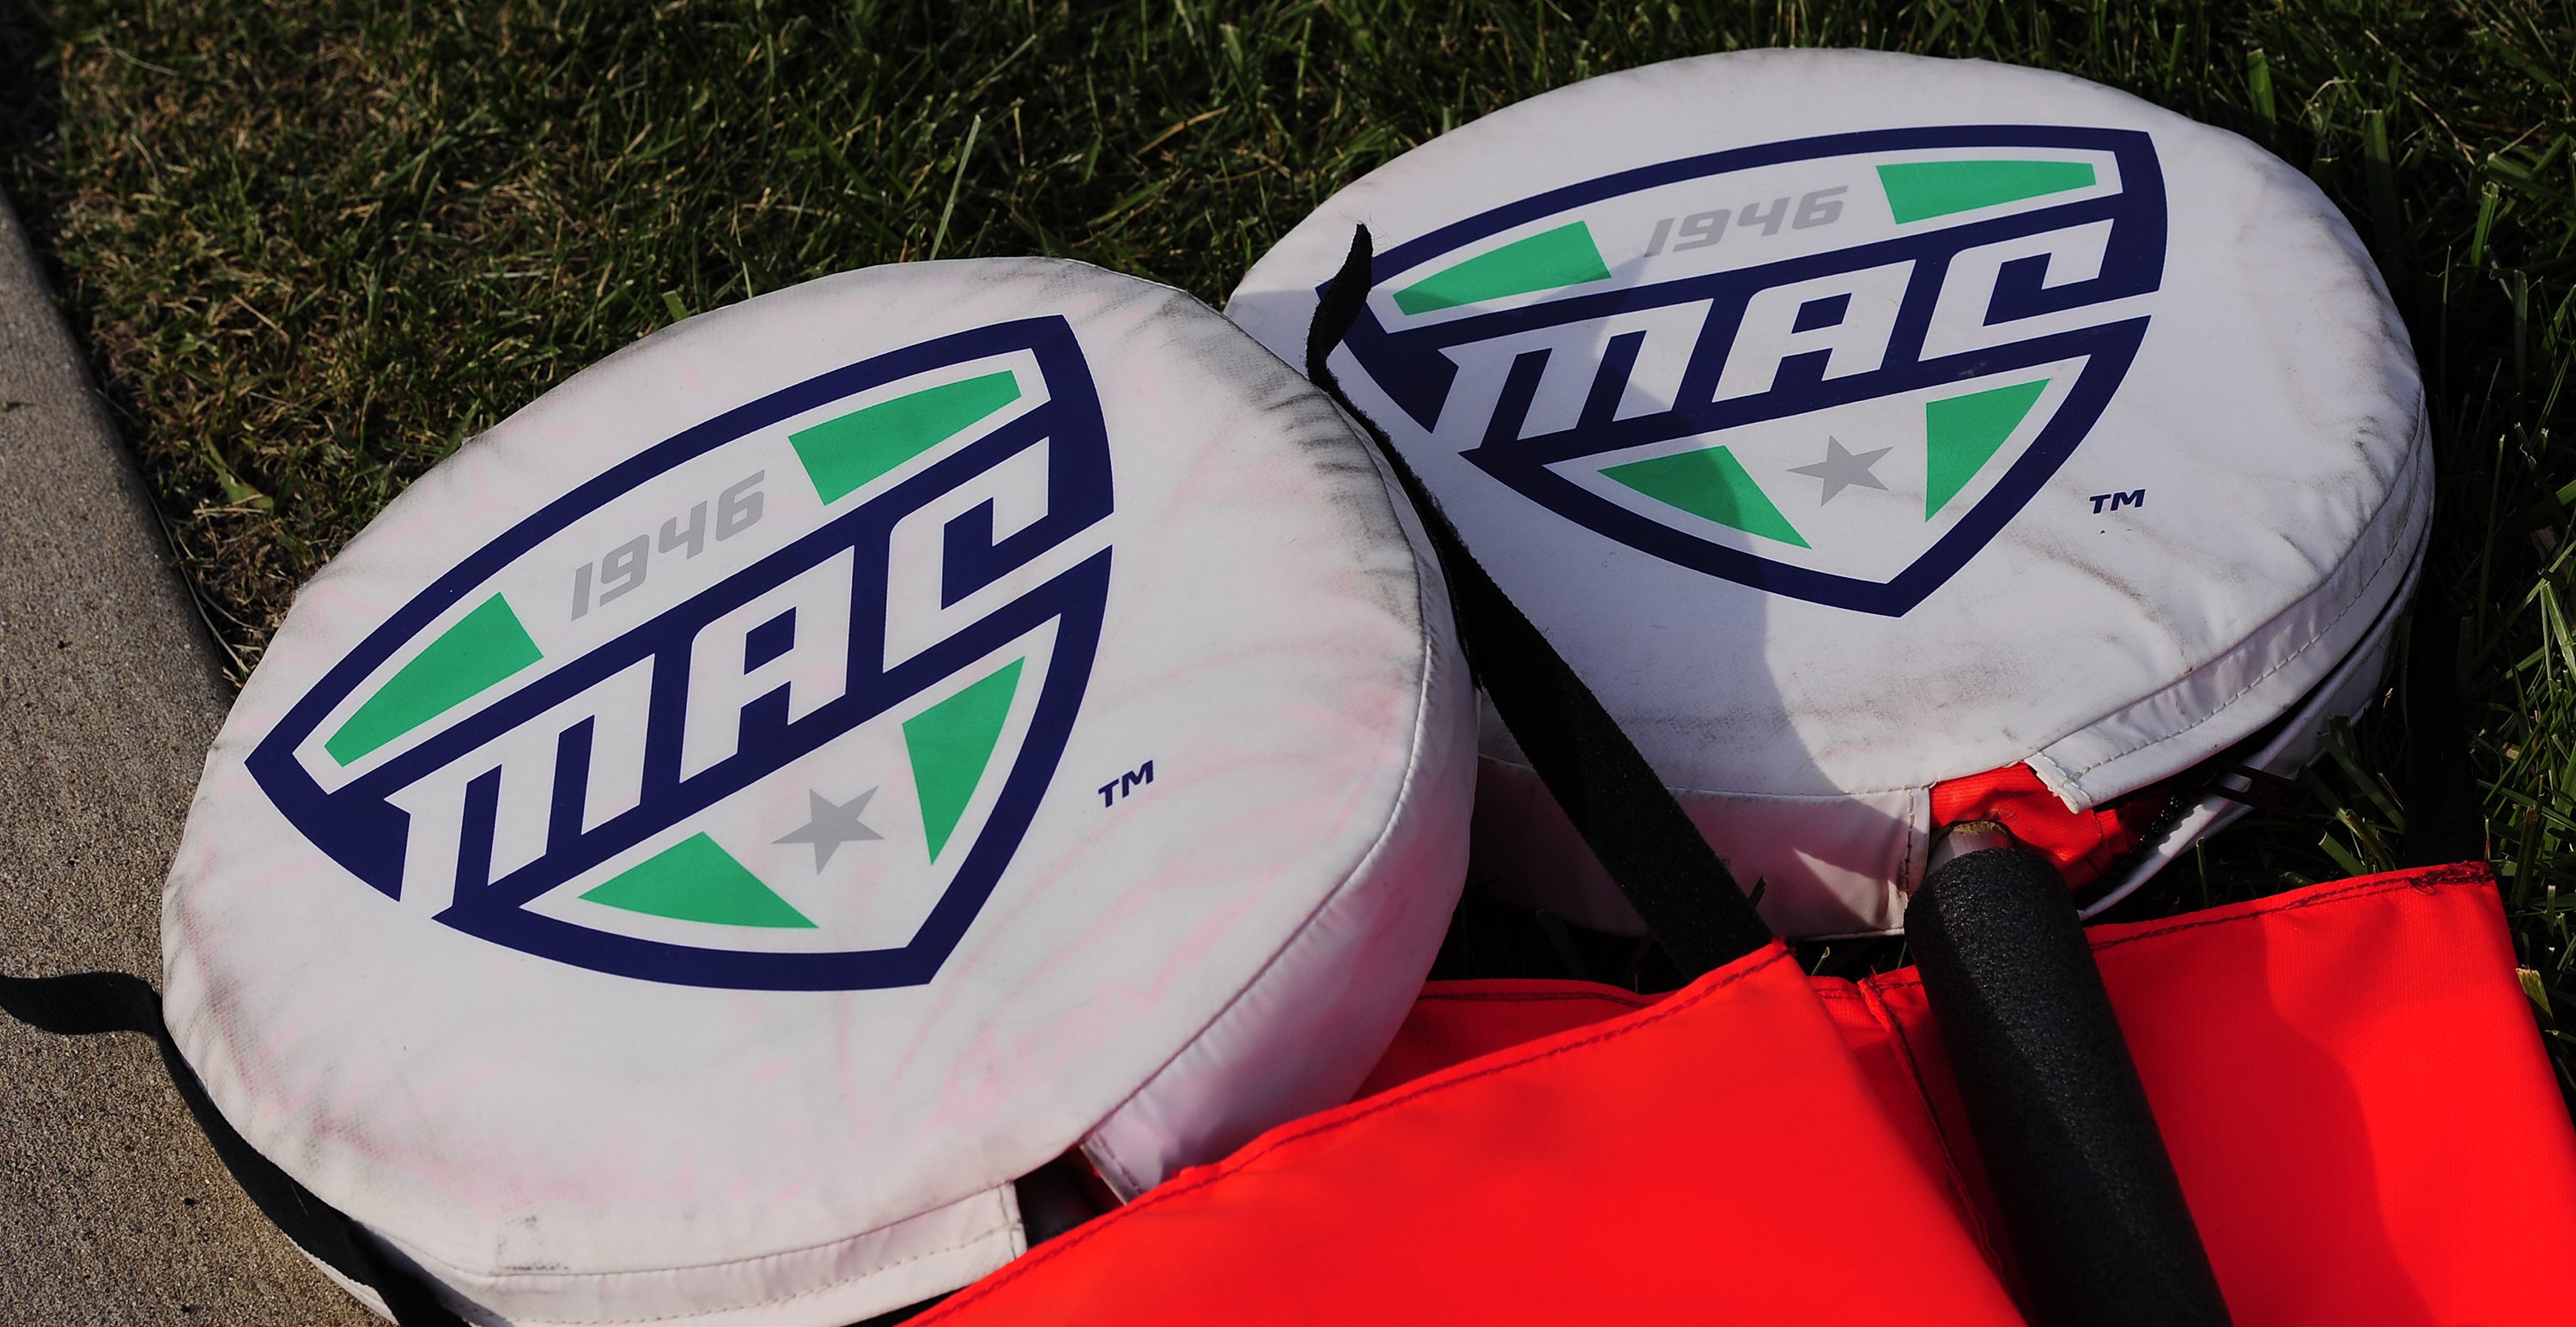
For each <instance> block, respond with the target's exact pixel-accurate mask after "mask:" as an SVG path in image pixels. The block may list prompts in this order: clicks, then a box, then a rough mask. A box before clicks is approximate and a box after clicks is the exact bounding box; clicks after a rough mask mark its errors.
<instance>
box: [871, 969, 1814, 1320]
mask: <svg viewBox="0 0 2576 1327" xmlns="http://www.w3.org/2000/svg"><path fill="white" fill-rule="evenodd" d="M1788 957H1789V951H1788V950H1787V949H1786V948H1783V947H1780V946H1779V944H1778V942H1776V941H1774V942H1773V945H1772V952H1771V954H1770V956H1769V957H1767V958H1764V959H1763V960H1761V961H1760V962H1758V963H1754V964H1752V965H1751V966H1749V967H1746V968H1744V969H1743V970H1741V971H1738V972H1731V973H1728V974H1727V975H1726V976H1725V977H1724V978H1722V979H1720V980H1718V981H1716V982H1713V983H1711V984H1710V985H1709V986H1708V987H1707V988H1706V989H1704V990H1701V991H1699V992H1697V993H1695V994H1692V995H1689V996H1685V997H1682V998H1679V999H1674V1000H1667V1001H1665V1002H1664V1003H1662V1004H1660V1005H1657V1006H1656V1007H1654V1008H1652V1009H1647V1010H1641V1011H1639V1013H1638V1014H1637V1015H1636V1016H1635V1017H1634V1018H1630V1019H1625V1020H1623V1021H1621V1022H1620V1023H1619V1024H1618V1025H1617V1026H1615V1027H1610V1028H1604V1029H1602V1030H1601V1031H1599V1032H1595V1033H1592V1034H1591V1035H1589V1036H1585V1037H1582V1038H1580V1039H1577V1040H1574V1041H1569V1042H1565V1043H1563V1044H1561V1045H1556V1046H1551V1047H1549V1048H1547V1049H1546V1050H1542V1051H1534V1052H1530V1053H1527V1054H1525V1055H1523V1056H1521V1057H1520V1058H1518V1059H1512V1060H1506V1061H1504V1062H1502V1063H1500V1064H1490V1065H1486V1066H1485V1067H1483V1068H1481V1069H1475V1070H1472V1071H1465V1072H1460V1071H1457V1070H1454V1069H1453V1070H1444V1071H1442V1072H1441V1073H1440V1074H1436V1075H1433V1076H1432V1078H1431V1079H1429V1080H1417V1081H1416V1082H1415V1083H1413V1084H1408V1085H1406V1086H1404V1087H1398V1088H1395V1089H1393V1090H1391V1091H1389V1092H1387V1093H1385V1094H1384V1095H1383V1096H1380V1097H1377V1098H1372V1099H1371V1101H1370V1104H1368V1105H1365V1106H1359V1107H1356V1108H1354V1109H1352V1111H1351V1113H1350V1114H1347V1115H1337V1116H1335V1117H1334V1118H1332V1119H1329V1120H1322V1121H1318V1122H1316V1123H1314V1124H1311V1125H1308V1126H1306V1127H1305V1128H1302V1129H1295V1130H1294V1131H1292V1132H1288V1133H1284V1134H1281V1135H1280V1136H1278V1137H1276V1138H1273V1139H1271V1140H1270V1141H1269V1142H1268V1143H1265V1144H1263V1145H1262V1146H1261V1148H1260V1149H1259V1150H1258V1151H1250V1152H1239V1153H1237V1154H1235V1155H1234V1156H1233V1157H1230V1158H1228V1159H1226V1160H1225V1161H1221V1162H1219V1163H1217V1164H1216V1165H1214V1166H1210V1167H1208V1168H1207V1169H1206V1171H1205V1172H1204V1173H1203V1174H1201V1175H1199V1176H1198V1177H1196V1178H1193V1179H1189V1180H1176V1181H1171V1182H1167V1183H1165V1184H1163V1185H1161V1186H1159V1187H1157V1188H1154V1189H1152V1190H1150V1191H1148V1192H1146V1193H1145V1194H1144V1195H1143V1196H1142V1197H1139V1198H1138V1199H1136V1201H1134V1202H1131V1203H1128V1204H1127V1205H1126V1206H1124V1207H1121V1208H1119V1209H1118V1210H1116V1211H1114V1212H1110V1213H1107V1214H1105V1215H1102V1216H1098V1217H1094V1218H1093V1219H1092V1220H1090V1221H1088V1222H1085V1223H1084V1224H1082V1225H1079V1226H1076V1227H1074V1228H1073V1229H1072V1230H1069V1231H1067V1232H1065V1233H1064V1234H1062V1235H1058V1236H1056V1237H1055V1238H1054V1239H1051V1240H1049V1241H1047V1242H1046V1243H1044V1244H1041V1245H1039V1246H1038V1247H1036V1248H1034V1249H1031V1250H1029V1251H1028V1252H1027V1253H1025V1254H1023V1255H1021V1256H1020V1257H1019V1258H1018V1259H1016V1260H1014V1261H1013V1262H1011V1263H1010V1264H1009V1265H1007V1266H1005V1267H1003V1268H1002V1269H1000V1270H999V1271H996V1272H994V1273H993V1274H992V1275H990V1276H987V1277H985V1278H984V1279H983V1280H981V1281H978V1282H976V1283H975V1284H974V1285H971V1286H968V1287H966V1288H965V1289H963V1290H960V1291H958V1292H957V1293H956V1294H954V1295H951V1296H949V1297H948V1298H947V1299H945V1300H943V1301H941V1302H940V1304H939V1306H938V1307H936V1308H934V1309H932V1310H931V1311H930V1312H928V1313H926V1314H924V1315H922V1316H921V1317H919V1318H916V1319H914V1320H913V1321H914V1322H915V1323H918V1324H924V1325H925V1327H926V1325H927V1324H929V1323H932V1322H936V1321H940V1320H942V1319H944V1318H946V1317H950V1316H954V1313H955V1312H956V1311H959V1310H962V1309H963V1308H964V1307H965V1306H966V1305H968V1304H972V1303H974V1302H975V1301H977V1300H979V1299H982V1298H984V1297H985V1296H987V1295H989V1294H991V1293H992V1292H993V1291H995V1290H998V1289H1000V1288H1002V1287H1003V1286H1006V1285H1008V1284H1010V1283H1011V1282H1012V1281H1014V1280H1016V1279H1018V1278H1019V1277H1020V1276H1022V1275H1025V1274H1026V1273H1028V1272H1030V1271H1032V1270H1034V1269H1036V1268H1038V1267H1042V1266H1044V1265H1045V1264H1046V1263H1047V1262H1048V1261H1050V1260H1052V1259H1053V1258H1055V1257H1057V1256H1058V1255H1060V1254H1062V1253H1064V1252H1065V1251H1066V1250H1068V1249H1072V1248H1075V1247H1078V1246H1080V1245H1081V1244H1082V1243H1083V1242H1084V1241H1085V1240H1088V1239H1090V1238H1091V1237H1092V1236H1094V1235H1097V1234H1099V1233H1100V1232H1101V1231H1102V1230H1104V1229H1109V1228H1112V1227H1113V1225H1114V1224H1115V1223H1116V1222H1118V1221H1120V1220H1122V1219H1125V1218H1128V1217H1129V1216H1130V1214H1132V1213H1136V1212H1142V1211H1145V1210H1147V1209H1149V1208H1152V1207H1154V1206H1156V1205H1157V1204H1159V1203H1163V1202H1168V1201H1170V1200H1171V1199H1173V1198H1176V1197H1178V1196H1180V1195H1181V1194H1185V1193H1190V1192H1193V1191H1195V1190H1198V1189H1202V1188H1205V1187H1206V1186H1208V1185H1210V1184H1213V1183H1215V1182H1216V1181H1218V1180H1221V1179H1224V1178H1225V1177H1227V1176H1229V1175H1232V1174H1235V1173H1237V1172H1239V1171H1241V1170H1242V1169H1244V1168H1245V1167H1247V1166H1249V1165H1251V1164H1252V1163H1253V1162H1256V1161H1259V1160H1260V1159H1262V1158H1263V1157H1266V1156H1268V1155H1270V1154H1271V1153H1273V1152H1276V1151H1278V1150H1280V1149H1281V1148H1284V1147H1287V1146H1288V1145H1289V1144H1291V1143H1299V1142H1304V1141H1305V1140H1307V1139H1309V1138H1314V1137H1318V1136H1321V1135H1323V1134H1328V1133H1333V1132H1337V1131H1339V1130H1341V1129H1343V1128H1346V1127H1348V1126H1350V1125H1353V1124H1357V1123H1359V1122H1360V1121H1361V1120H1365V1119H1367V1118H1369V1117H1370V1116H1372V1115H1376V1114H1378V1113H1380V1112H1382V1111H1388V1110H1393V1109H1394V1108H1396V1107H1398V1106H1401V1105H1404V1104H1406V1103H1408V1102H1412V1101H1418V1100H1420V1099H1421V1098H1423V1097H1427V1096H1430V1095H1433V1094H1434V1093H1439V1092H1445V1091H1447V1090H1449V1089H1450V1088H1453V1087H1459V1086H1463V1085H1465V1084H1468V1083H1473V1082H1476V1081H1477V1080H1479V1079H1484V1078H1491V1077H1493V1076H1495V1075H1497V1074H1502V1073H1507V1072H1509V1071H1511V1070H1514V1069H1518V1068H1521V1067H1523V1066H1525V1065H1532V1064H1536V1063H1538V1062H1539V1061H1541V1060H1549V1059H1554V1058H1555V1057H1557V1056H1559V1055H1564V1054H1566V1053H1568V1052H1571V1051H1577V1050H1581V1049H1583V1048H1585V1047H1587V1046H1597V1045H1599V1044H1601V1043H1602V1042H1605V1041H1615V1040H1617V1039H1618V1038H1621V1037H1624V1036H1627V1035H1628V1034H1629V1033H1632V1032H1635V1031H1638V1030H1639V1029H1642V1028H1648V1027H1652V1026H1654V1025H1655V1024H1657V1023H1660V1022H1662V1021H1664V1020H1665V1019H1667V1018H1671V1017H1673V1016H1674V1015H1677V1014H1680V1013H1683V1012H1685V1011H1687V1010H1690V1009H1694V1008H1697V1007H1698V1006H1699V1005H1701V1004H1703V1003H1705V1002H1707V1000H1708V999H1709V998H1710V997H1711V996H1714V995H1716V994H1717V993H1718V992H1719V991H1722V990H1725V989H1726V988H1727V987H1729V986H1733V985H1734V984H1736V983H1737V982H1740V981H1742V980H1744V979H1745V978H1747V977H1750V976H1752V975H1754V974H1755V973H1758V972H1761V971H1763V970H1765V969H1767V968H1769V967H1771V966H1772V965H1773V964H1776V963H1780V962H1783V961H1785V960H1787V959H1788Z"/></svg>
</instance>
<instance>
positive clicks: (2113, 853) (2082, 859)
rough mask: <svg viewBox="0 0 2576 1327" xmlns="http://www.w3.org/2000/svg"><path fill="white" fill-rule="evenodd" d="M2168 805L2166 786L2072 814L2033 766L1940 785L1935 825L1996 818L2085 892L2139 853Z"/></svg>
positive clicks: (2008, 768)
mask: <svg viewBox="0 0 2576 1327" xmlns="http://www.w3.org/2000/svg"><path fill="white" fill-rule="evenodd" d="M2168 800H2170V799H2169V798H2168V796H2167V793H2166V790H2165V788H2164V786H2163V785H2161V784H2159V785H2157V786H2155V787H2151V788H2142V789H2140V790H2139V791H2137V792H2134V793H2131V794H2129V795H2128V796H2126V797H2123V798H2121V799H2120V800H2119V801H2116V802H2113V803H2111V804H2110V805H2108V806H2102V807H2096V808H2094V809H2093V810H2090V811H2070V810H2068V809H2066V803H2064V802H2061V801H2059V800H2058V799H2057V794H2055V793H2053V792H2050V791H2049V790H2048V787H2047V785H2045V784H2043V783H2041V782H2040V781H2039V775H2037V774H2035V773H2033V772H2031V768H2030V766H2028V765H2007V766H2005V767H2003V768H2002V769H1996V770H1988V771H1986V772H1985V773H1983V774H1971V775H1969V776H1967V777H1966V778H1963V779H1949V780H1945V781H1943V782H1940V783H1936V784H1933V785H1932V823H1933V824H1934V825H1935V826H1936V827H1937V826H1947V825H1956V824H1959V823H1961V822H1963V821H1969V820H1992V821H1995V822H1997V823H1999V824H2001V825H2002V826H2003V827H2004V828H2006V829H2008V830H2011V831H2012V834H2013V838H2014V839H2016V840H2018V841H2020V842H2021V843H2022V844H2024V845H2026V846H2028V847H2029V848H2031V849H2032V850H2034V851H2036V852H2039V853H2040V854H2042V855H2044V856H2046V857H2047V858H2048V859H2049V860H2050V861H2052V862H2054V863H2056V864H2057V870H2058V873H2059V874H2061V875H2064V876H2065V877H2066V884H2067V887H2068V888H2070V889H2082V888H2083V887H2084V886H2086V885H2089V884H2092V883H2093V882H2094V881H2096V880H2099V879H2101V878H2102V876H2103V875H2104V874H2105V873H2106V872H2108V871H2109V870H2110V869H2111V868H2112V867H2113V866H2114V865H2116V864H2117V863H2118V862H2119V860H2120V859H2121V858H2123V857H2125V856H2127V855H2129V854H2130V853H2132V852H2135V851H2137V847H2138V842H2139V839H2140V838H2141V836H2143V835H2144V834H2145V832H2146V831H2147V829H2148V828H2149V827H2151V826H2153V825H2154V824H2155V822H2156V821H2157V819H2158V818H2159V817H2161V816H2162V815H2163V814H2164V812H2165V807H2166V803H2167V802H2168Z"/></svg>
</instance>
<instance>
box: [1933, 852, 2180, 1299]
mask: <svg viewBox="0 0 2576 1327" xmlns="http://www.w3.org/2000/svg"><path fill="white" fill-rule="evenodd" d="M1951 834H1952V838H1951V839H1949V840H1947V841H1945V844H1946V846H1949V847H1952V848H1955V849H1958V850H1960V851H1959V852H1958V855H1956V856H1952V857H1950V858H1949V859H1948V860H1946V861H1942V860H1939V859H1938V850H1936V861H1935V865H1934V866H1933V868H1932V870H1931V871H1930V873H1929V874H1928V875H1927V876H1926V877H1925V879H1924V882H1923V887H1922V888H1921V889H1919V890H1917V891H1915V894H1914V897H1913V898H1912V900H1911V901H1909V902H1908V903H1907V905H1906V909H1905V934H1906V937H1907V939H1908V940H1909V941H1910V942H1911V944H1912V945H1913V949H1914V956H1915V959H1916V962H1917V963H1918V964H1919V965H1920V967H1921V969H1922V972H1923V988H1924V992H1925V994H1926V995H1928V996H1929V997H1930V999H1931V1003H1932V1016H1933V1018H1934V1020H1935V1021H1936V1022H1938V1023H1939V1025H1940V1028H1941V1040H1942V1043H1943V1045H1944V1046H1945V1048H1946V1049H1947V1050H1948V1053H1949V1060H1950V1066H1951V1070H1952V1072H1953V1073H1954V1074H1955V1076H1956V1077H1957V1080H1958V1084H1959V1095H1960V1097H1961V1099H1962V1101H1963V1102H1964V1103H1965V1105H1966V1107H1967V1112H1968V1125H1969V1129H1970V1131H1971V1132H1972V1133H1974V1134H1975V1136H1976V1140H1977V1149H1978V1151H1979V1153H1980V1154H1981V1155H1982V1156H1983V1157H1984V1159H1985V1163H1986V1174H1987V1176H1988V1178H1989V1179H1990V1180H1991V1181H1992V1182H1993V1185H1994V1191H1995V1202H1996V1205H1997V1206H1998V1207H1999V1208H2001V1209H2002V1216H2003V1222H2004V1228H2005V1231H2006V1233H2007V1236H2008V1238H2009V1239H2010V1240H2011V1241H2012V1246H2013V1251H2014V1253H2015V1254H2016V1255H2017V1257H2018V1260H2019V1262H2020V1264H2021V1271H2022V1278H2023V1281H2024V1283H2025V1285H2026V1286H2027V1288H2028V1291H2029V1296H2030V1300H2031V1302H2030V1304H2029V1306H2028V1307H2029V1309H2030V1311H2031V1319H2032V1321H2033V1322H2034V1323H2035V1324H2037V1325H2038V1327H2079V1324H2080V1325H2081V1327H2225V1324H2226V1323H2227V1322H2228V1316H2227V1304H2226V1301H2225V1300H2223V1299H2222V1298H2221V1297H2220V1296H2219V1291H2218V1278H2217V1277H2216V1276H2215V1275H2214V1274H2213V1273H2212V1272H2211V1270H2210V1266H2209V1254H2208V1252H2207V1251H2206V1250H2205V1249H2203V1248H2202V1247H2201V1243H2200V1234H2199V1231H2198V1230H2197V1228H2195V1227H2194V1226H2193V1224H2192V1219H2191V1209H2190V1208H2189V1207H2187V1206H2186V1205H2185V1204H2184V1202H2183V1194H2182V1185H2181V1183H2180V1181H2178V1180H2176V1179H2175V1178H2174V1170H2173V1161H2172V1159H2171V1158H2170V1157H2168V1156H2167V1155H2166V1154H2165V1146H2164V1139H2163V1136H2162V1135H2160V1134H2158V1133H2157V1132H2156V1121H2155V1116H2154V1115H2153V1114H2152V1113H2151V1112H2150V1111H2149V1109H2148V1107H2147V1094H2146V1089H2145V1088H2144V1087H2143V1086H2141V1085H2140V1084H2139V1082H2138V1070H2137V1065H2136V1064H2135V1063H2134V1062H2133V1061H2132V1060H2131V1059H2130V1058H2129V1047H2128V1043H2127V1042H2126V1041H2124V1040H2123V1039H2122V1038H2121V1036H2120V1025H2119V1022H2118V1020H2117V1019H2116V1018H2115V1017H2114V1016H2113V1014H2112V1012H2111V1000H2110V996H2109V995H2108V994H2107V993H2106V992H2104V990H2103V989H2102V974H2101V971H2100V970H2099V969H2098V968H2096V967H2095V966H2094V963H2093V952H2092V950H2091V948H2090V947H2089V946H2087V945H2086V944H2085V942H2084V930H2083V927H2082V926H2081V925H2080V924H2079V923H2078V921H2077V920H2076V916H2075V905H2074V902H2073V900H2072V899H2071V898H2070V897H2069V896H2068V893H2067V889H2066V882H2065V881H2064V880H2062V879H2060V878H2059V876H2058V874H2057V871H2056V869H2055V868H2054V867H2052V866H2050V865H2049V863H2048V861H2047V859H2045V858H2043V857H2040V856H2039V855H2038V854H2036V853H2033V852H2030V851H2029V850H2027V849H2024V848H2020V847H2016V846H2011V841H2010V839H2009V838H2008V837H2007V836H2006V835H2005V834H2004V832H2003V831H2002V829H2001V828H2000V827H1996V826H1991V825H1971V826H1961V827H1959V828H1956V829H1953V830H1952V831H1951Z"/></svg>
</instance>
